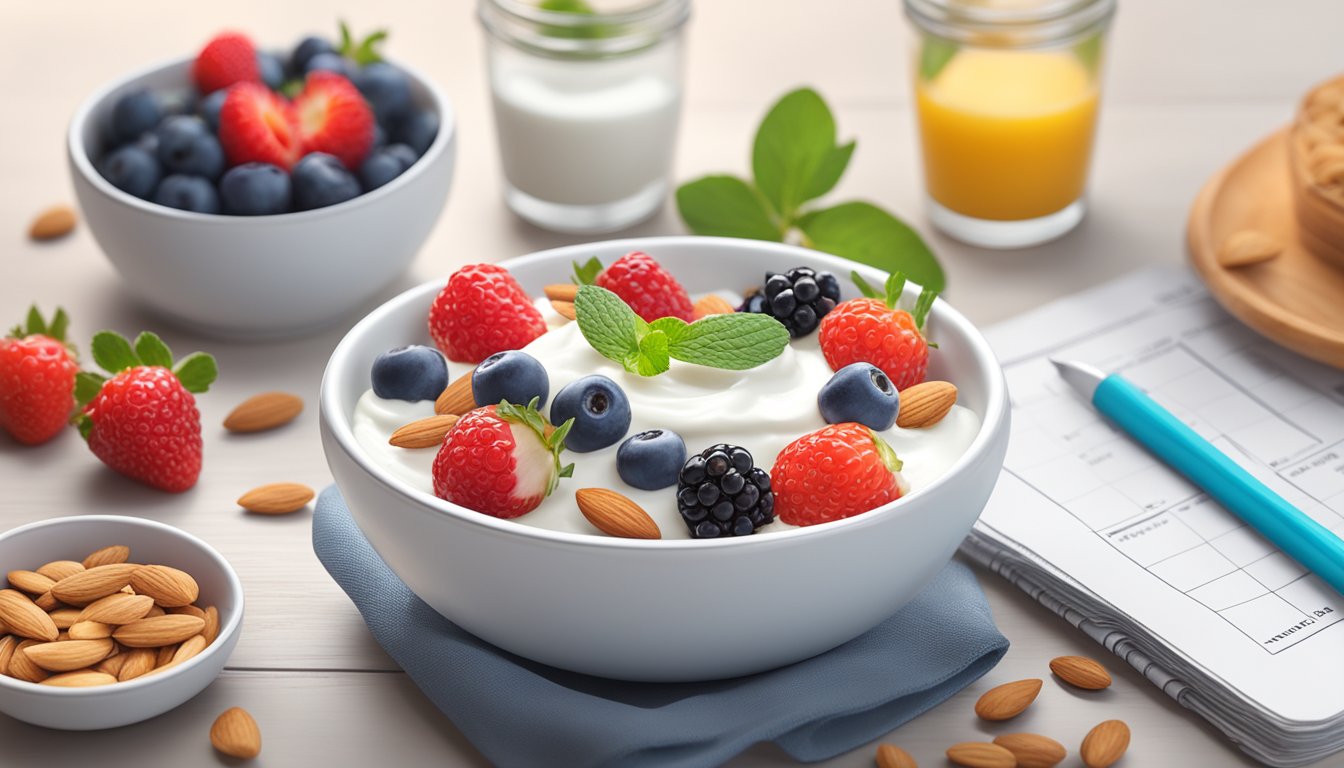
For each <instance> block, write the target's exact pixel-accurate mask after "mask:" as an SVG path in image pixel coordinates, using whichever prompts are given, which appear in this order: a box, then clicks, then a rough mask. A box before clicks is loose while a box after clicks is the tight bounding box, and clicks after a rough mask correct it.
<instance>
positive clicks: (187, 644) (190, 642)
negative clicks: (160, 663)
mask: <svg viewBox="0 0 1344 768" xmlns="http://www.w3.org/2000/svg"><path fill="white" fill-rule="evenodd" d="M206 645H207V643H206V642H205V637H203V636H202V635H192V636H191V637H189V638H187V639H186V640H183V641H182V644H181V645H179V646H178V647H177V650H176V651H173V659H172V661H170V662H169V663H170V664H181V663H182V662H184V661H188V660H190V659H193V658H195V657H196V656H197V654H199V653H200V652H201V651H204V650H205V646H206Z"/></svg>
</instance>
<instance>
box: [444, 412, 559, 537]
mask: <svg viewBox="0 0 1344 768" xmlns="http://www.w3.org/2000/svg"><path fill="white" fill-rule="evenodd" d="M538 399H539V398H533V399H532V402H530V403H528V404H527V405H525V406H524V405H514V404H513V403H510V402H509V401H507V400H505V401H504V402H502V403H500V404H499V405H497V406H496V405H487V406H485V407H484V408H477V409H476V410H474V411H469V412H468V413H466V414H465V415H464V416H463V417H462V418H460V419H458V420H457V423H456V424H454V425H453V428H452V429H450V430H448V434H446V435H444V437H443V444H442V445H440V446H439V452H438V454H437V455H436V456H435V457H434V470H433V474H434V495H435V496H438V497H439V498H441V499H446V500H447V501H451V502H453V503H454V504H459V505H461V506H464V507H466V508H467V509H474V510H476V511H477V512H481V513H484V514H487V515H491V516H492V517H501V518H510V517H518V516H519V515H522V514H525V513H527V512H531V511H532V510H534V509H536V508H537V505H539V504H541V501H542V499H544V498H546V497H547V496H549V495H550V494H551V491H554V490H555V487H556V485H558V484H559V482H560V478H562V477H569V476H570V475H571V474H572V473H573V471H574V465H573V464H570V465H567V466H564V467H562V466H560V452H561V451H563V450H564V449H565V434H566V433H568V432H569V428H570V426H571V425H572V424H573V423H574V420H573V419H570V420H569V421H566V422H565V423H564V424H561V425H560V426H559V427H556V428H555V430H554V431H553V432H552V433H551V434H550V435H549V436H547V434H546V433H547V426H548V425H547V424H546V420H545V419H543V418H542V416H541V413H540V412H538V411H537V401H538Z"/></svg>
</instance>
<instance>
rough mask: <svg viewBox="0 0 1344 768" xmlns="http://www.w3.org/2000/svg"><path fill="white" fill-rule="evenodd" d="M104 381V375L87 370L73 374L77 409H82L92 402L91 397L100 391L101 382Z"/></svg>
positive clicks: (101, 387)
mask: <svg viewBox="0 0 1344 768" xmlns="http://www.w3.org/2000/svg"><path fill="white" fill-rule="evenodd" d="M106 381H107V378H106V377H104V376H99V375H98V374H96V373H90V372H88V371H80V372H79V373H77V374H75V402H76V403H77V404H78V405H79V410H81V411H82V410H84V406H86V405H88V404H89V403H91V402H93V398H95V397H97V396H98V393H99V392H101V391H102V389H103V383H104V382H106Z"/></svg>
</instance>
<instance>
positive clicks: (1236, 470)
mask: <svg viewBox="0 0 1344 768" xmlns="http://www.w3.org/2000/svg"><path fill="white" fill-rule="evenodd" d="M1050 362H1052V363H1054V364H1055V367H1056V368H1058V369H1059V375H1060V376H1062V377H1063V378H1064V381H1066V382H1068V384H1069V385H1070V386H1071V387H1073V388H1074V389H1075V390H1077V391H1078V393H1079V394H1081V395H1082V396H1083V397H1085V398H1087V399H1088V400H1089V401H1090V402H1091V403H1092V405H1093V406H1095V407H1096V409H1097V410H1098V411H1100V412H1101V413H1102V414H1104V415H1106V416H1107V417H1109V418H1110V419H1111V421H1113V422H1115V424H1116V425H1117V426H1119V427H1120V428H1121V429H1123V430H1124V431H1125V432H1127V433H1129V435H1130V437H1133V438H1134V439H1135V440H1137V441H1139V443H1141V444H1142V445H1143V446H1144V447H1145V448H1147V449H1148V450H1149V451H1151V452H1152V453H1153V454H1154V455H1156V456H1157V457H1158V458H1159V459H1161V460H1162V461H1163V462H1164V463H1166V464H1167V465H1168V466H1170V467H1171V468H1172V469H1174V470H1176V471H1177V472H1180V473H1181V474H1182V475H1185V477H1186V478H1187V479H1189V480H1190V482H1192V483H1194V484H1195V485H1197V486H1199V487H1200V488H1202V489H1204V492H1205V493H1207V494H1209V496H1210V497H1211V498H1213V499H1214V500H1215V501H1217V502H1218V503H1219V504H1222V505H1223V507H1225V508H1226V509H1227V510H1228V511H1229V512H1231V513H1232V514H1234V515H1236V516H1237V517H1239V518H1241V519H1242V520H1243V521H1245V523H1246V524H1247V525H1249V526H1250V527H1252V528H1254V529H1255V530H1256V531H1258V532H1259V533H1260V535H1261V536H1264V537H1265V538H1266V539H1269V541H1270V542H1272V543H1273V544H1274V546H1276V547H1278V548H1279V549H1280V550H1282V551H1283V553H1284V554H1286V555H1288V556H1289V557H1291V558H1293V559H1294V560H1296V561H1297V562H1299V563H1301V564H1302V565H1303V566H1305V567H1306V568H1307V570H1309V571H1311V572H1312V573H1314V574H1316V575H1317V576H1319V577H1320V578H1321V580H1322V581H1324V582H1325V583H1327V584H1329V585H1330V586H1331V587H1333V588H1334V589H1335V591H1336V592H1340V593H1344V541H1341V540H1340V538H1339V537H1338V536H1336V535H1335V534H1333V533H1331V532H1330V529H1328V528H1326V527H1325V526H1323V525H1321V524H1320V523H1318V522H1316V521H1315V520H1313V519H1311V518H1310V517H1308V516H1307V515H1306V513H1304V512H1303V511H1302V510H1300V509H1298V508H1297V507H1294V506H1293V505H1292V504H1289V503H1288V501H1287V500H1285V499H1284V498H1283V497H1282V496H1280V495H1278V494H1277V493H1275V492H1274V491H1272V490H1270V489H1269V488H1268V487H1267V486H1266V485H1265V484H1264V483H1262V482H1260V481H1259V480H1257V479H1256V478H1255V476H1254V475H1252V474H1251V473H1249V472H1247V471H1246V470H1244V469H1242V468H1241V466H1240V465H1238V464H1237V463H1236V462H1234V461H1232V459H1230V458H1229V457H1228V456H1227V454H1225V453H1223V452H1222V451H1220V450H1218V449H1217V448H1215V447H1214V446H1213V444H1212V443H1210V442H1209V441H1208V440H1205V439H1204V438H1202V437H1200V436H1199V434H1198V433H1197V432H1195V431H1194V430H1193V429H1191V428H1190V427H1188V426H1186V424H1185V422H1183V421H1181V420H1180V419H1178V418H1176V417H1175V416H1174V415H1172V413H1171V411H1168V410H1167V409H1166V408H1163V407H1162V406H1160V405H1158V404H1157V402H1156V401H1155V400H1153V399H1152V398H1151V397H1149V396H1148V395H1147V394H1145V393H1144V391H1143V390H1142V389H1139V388H1138V387H1136V386H1134V385H1133V384H1131V383H1130V382H1128V381H1126V380H1125V379H1124V378H1122V377H1121V376H1120V375H1119V374H1115V373H1112V374H1109V375H1107V374H1105V373H1103V372H1102V371H1099V370H1097V369H1096V368H1093V367H1092V366H1089V365H1084V364H1082V363H1075V362H1061V361H1059V360H1053V359H1052V360H1051V361H1050Z"/></svg>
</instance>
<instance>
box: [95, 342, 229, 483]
mask: <svg viewBox="0 0 1344 768" xmlns="http://www.w3.org/2000/svg"><path fill="white" fill-rule="evenodd" d="M91 349H92V351H93V359H94V361H95V362H97V363H98V365H99V366H101V367H102V368H103V369H104V370H106V371H107V372H108V373H110V374H112V378H110V379H109V378H106V377H104V376H102V375H100V374H96V373H88V372H84V373H80V374H79V376H78V377H77V379H76V382H75V395H76V397H77V398H78V399H79V403H80V406H81V407H82V412H81V413H80V414H79V415H78V416H76V417H75V424H76V425H77V426H78V427H79V433H80V434H81V435H83V436H84V438H85V439H86V440H88V442H89V450H91V451H93V455H94V456H97V457H98V458H99V459H100V460H101V461H102V462H103V463H104V464H106V465H107V466H109V467H111V468H112V469H114V470H116V471H117V472H120V473H121V474H123V475H126V476H127V477H130V478H133V479H135V480H139V481H140V482H142V483H145V484H146V485H149V486H153V487H154V488H158V489H160V490H164V491H170V492H173V493H177V492H180V491H185V490H187V489H188V488H190V487H192V486H193V485H195V484H196V478H197V477H198V476H200V474H201V414H200V412H199V411H197V410H196V398H194V397H192V395H191V393H193V392H196V393H200V392H204V391H206V390H207V389H209V388H210V384H211V382H213V381H214V380H215V376H216V374H217V373H218V370H217V369H216V368H215V359H214V358H213V357H211V356H209V355H206V354H203V353H201V352H195V353H193V354H191V355H188V356H187V357H185V358H183V359H182V360H181V362H179V363H178V364H177V365H176V366H175V367H174V366H173V354H172V352H170V351H169V350H168V345H166V344H164V343H163V341H162V340H161V339H160V338H159V337H158V336H155V335H154V334H152V333H148V332H146V333H142V334H140V335H139V336H138V337H136V339H135V347H134V348H132V347H131V343H130V342H129V341H127V340H126V339H125V338H124V337H122V336H120V335H118V334H116V333H113V332H111V331H101V332H99V333H98V334H96V335H95V336H94V337H93V344H92V345H91Z"/></svg>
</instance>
